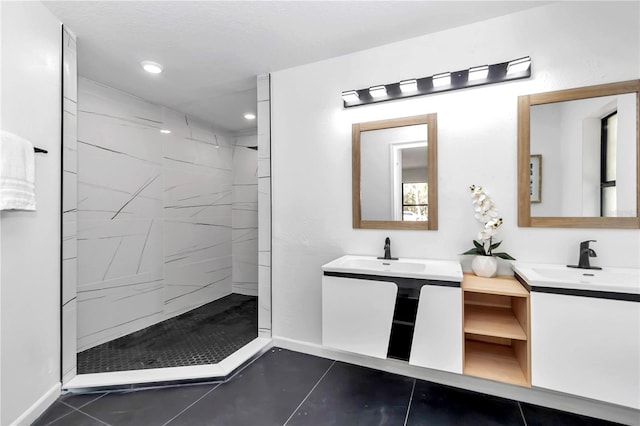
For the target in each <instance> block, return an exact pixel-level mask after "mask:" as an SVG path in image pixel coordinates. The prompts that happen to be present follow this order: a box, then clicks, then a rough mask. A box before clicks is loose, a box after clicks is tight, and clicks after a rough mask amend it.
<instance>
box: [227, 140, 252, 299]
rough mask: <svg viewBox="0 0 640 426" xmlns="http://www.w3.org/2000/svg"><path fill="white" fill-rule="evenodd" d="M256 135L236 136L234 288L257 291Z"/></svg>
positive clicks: (234, 167)
mask: <svg viewBox="0 0 640 426" xmlns="http://www.w3.org/2000/svg"><path fill="white" fill-rule="evenodd" d="M257 145H258V137H257V135H251V136H242V137H237V138H236V139H235V143H234V146H235V148H234V150H233V204H232V211H233V215H232V216H233V220H232V227H233V229H232V231H231V239H232V241H233V249H232V250H233V292H234V293H240V294H246V295H249V296H257V295H258V158H257V157H258V153H257V151H256V150H255V149H250V148H248V147H254V148H255V147H257Z"/></svg>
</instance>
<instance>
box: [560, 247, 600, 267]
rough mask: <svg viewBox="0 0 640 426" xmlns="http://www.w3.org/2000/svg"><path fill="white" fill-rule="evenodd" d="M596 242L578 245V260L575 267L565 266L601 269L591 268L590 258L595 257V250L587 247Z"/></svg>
mask: <svg viewBox="0 0 640 426" xmlns="http://www.w3.org/2000/svg"><path fill="white" fill-rule="evenodd" d="M595 242H597V241H596V240H587V241H583V242H581V243H580V258H579V260H578V264H577V265H567V266H568V267H569V268H580V269H602V268H600V267H599V266H591V263H590V262H589V258H590V257H597V256H598V255H597V254H596V252H595V250H593V249H592V248H590V247H589V243H595Z"/></svg>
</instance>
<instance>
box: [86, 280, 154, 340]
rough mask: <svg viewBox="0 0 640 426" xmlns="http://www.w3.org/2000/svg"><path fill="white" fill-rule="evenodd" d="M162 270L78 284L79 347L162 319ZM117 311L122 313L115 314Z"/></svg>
mask: <svg viewBox="0 0 640 426" xmlns="http://www.w3.org/2000/svg"><path fill="white" fill-rule="evenodd" d="M163 282H164V280H163V278H162V273H161V272H159V271H155V272H151V273H141V274H137V275H130V276H126V277H121V278H115V279H111V280H107V281H102V282H95V283H91V284H86V285H80V286H79V287H78V294H77V299H76V300H77V309H78V318H82V321H79V322H78V325H77V333H78V339H77V340H78V349H79V350H85V349H88V348H90V347H93V346H96V345H99V344H101V343H104V342H107V341H109V340H113V339H117V338H118V337H122V336H125V335H127V334H129V333H131V332H134V331H137V330H140V329H142V328H145V327H148V326H150V325H153V324H155V323H157V322H159V321H162V319H163V318H162V308H163V301H164V285H163ZM114 311H117V312H118V315H117V316H116V315H113V313H114Z"/></svg>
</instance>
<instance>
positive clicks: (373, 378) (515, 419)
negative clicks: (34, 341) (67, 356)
mask: <svg viewBox="0 0 640 426" xmlns="http://www.w3.org/2000/svg"><path fill="white" fill-rule="evenodd" d="M34 425H35V426H41V425H53V426H77V425H114V426H116V425H132V426H155V425H169V426H177V425H198V426H208V425H221V426H270V425H277V426H280V425H291V426H294V425H312V426H323V425H334V426H359V425H362V426H373V425H380V426H382V425H398V426H404V425H473V426H476V425H521V426H526V425H528V426H532V425H545V426H554V425H562V426H567V425H591V426H596V425H598V426H600V425H602V426H604V425H613V423H609V422H605V421H602V420H598V419H593V418H590V417H584V416H579V415H575V414H570V413H566V412H562V411H557V410H552V409H549V408H544V407H539V406H535V405H530V404H525V403H521V402H518V401H513V400H509V399H503V398H497V397H493V396H488V395H484V394H480V393H476V392H471V391H467V390H462V389H457V388H453V387H449V386H443V385H438V384H434V383H430V382H425V381H422V380H416V379H412V378H409V377H404V376H399V375H396V374H390V373H385V372H382V371H378V370H372V369H369V368H364V367H359V366H355V365H351V364H345V363H342V362H337V361H332V360H328V359H324V358H317V357H314V356H310V355H305V354H301V353H297V352H291V351H288V350H284V349H278V348H275V349H272V350H270V351H268V352H267V353H265V354H264V355H262V356H261V357H260V358H258V359H257V360H255V361H254V362H253V363H251V364H249V365H248V366H247V367H245V368H244V369H242V370H240V371H239V372H238V373H236V374H235V375H233V376H232V377H231V378H230V379H229V380H228V381H227V382H225V383H211V384H197V385H189V386H179V387H167V388H158V389H149V390H138V391H112V392H104V393H97V394H91V395H73V394H67V395H63V396H61V397H60V398H59V399H58V400H57V401H56V402H55V403H54V404H53V405H52V406H51V407H50V408H49V410H48V411H46V412H45V413H44V414H43V415H42V416H41V417H40V418H39V419H38V420H37V421H36V422H35V423H34Z"/></svg>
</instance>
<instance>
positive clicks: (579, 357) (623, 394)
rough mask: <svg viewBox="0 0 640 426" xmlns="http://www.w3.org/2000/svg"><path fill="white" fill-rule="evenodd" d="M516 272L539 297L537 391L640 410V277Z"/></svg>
mask: <svg viewBox="0 0 640 426" xmlns="http://www.w3.org/2000/svg"><path fill="white" fill-rule="evenodd" d="M513 270H514V273H515V277H516V278H517V279H518V280H519V281H520V282H522V283H523V285H524V286H525V287H527V288H528V289H529V290H530V291H531V342H532V348H531V356H532V364H531V367H532V370H531V371H532V385H533V386H536V387H541V388H546V389H551V390H554V391H560V392H565V393H569V394H573V395H580V396H583V397H587V398H592V399H597V400H600V401H606V402H610V403H613V404H619V405H623V406H627V407H633V408H636V409H638V408H640V364H639V363H638V360H639V359H640V271H638V270H637V269H626V268H605V269H604V270H602V271H596V270H587V269H571V268H567V267H566V266H564V265H539V264H527V263H522V262H515V263H513Z"/></svg>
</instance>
